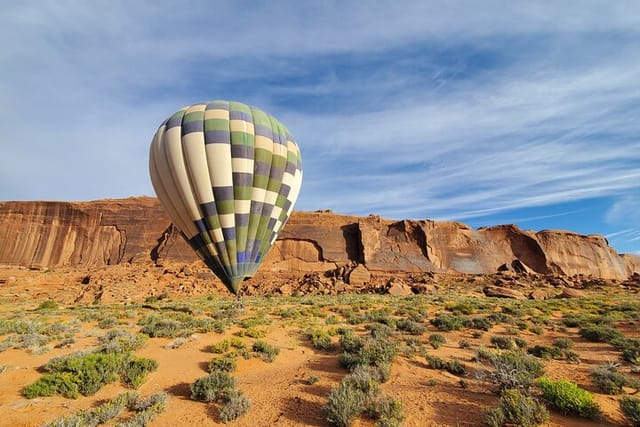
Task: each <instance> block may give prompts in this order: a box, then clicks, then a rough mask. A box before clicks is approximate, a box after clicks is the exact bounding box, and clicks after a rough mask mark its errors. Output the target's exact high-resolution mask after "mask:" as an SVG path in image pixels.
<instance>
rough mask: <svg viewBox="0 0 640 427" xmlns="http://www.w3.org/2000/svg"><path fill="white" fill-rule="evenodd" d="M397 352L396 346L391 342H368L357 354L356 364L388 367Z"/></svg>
mask: <svg viewBox="0 0 640 427" xmlns="http://www.w3.org/2000/svg"><path fill="white" fill-rule="evenodd" d="M397 352H398V346H397V344H396V343H395V342H393V341H388V340H376V339H374V340H369V341H367V342H366V343H365V345H364V347H362V348H361V349H360V350H359V351H358V353H357V357H358V362H359V363H358V364H360V365H365V366H381V365H390V364H391V362H393V359H394V358H395V357H396V354H397Z"/></svg>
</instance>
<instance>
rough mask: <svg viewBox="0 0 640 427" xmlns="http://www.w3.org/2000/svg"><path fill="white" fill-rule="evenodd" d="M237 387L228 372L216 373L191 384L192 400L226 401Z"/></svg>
mask: <svg viewBox="0 0 640 427" xmlns="http://www.w3.org/2000/svg"><path fill="white" fill-rule="evenodd" d="M234 387H235V380H234V378H233V377H232V376H231V374H230V373H229V372H227V371H214V372H212V373H210V374H209V375H207V376H205V377H202V378H198V379H197V380H196V381H195V382H194V383H193V384H191V399H193V400H199V401H202V402H219V401H226V400H228V398H229V397H230V396H231V393H232V391H233V390H234Z"/></svg>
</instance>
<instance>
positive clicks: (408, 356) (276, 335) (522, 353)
mask: <svg viewBox="0 0 640 427" xmlns="http://www.w3.org/2000/svg"><path fill="white" fill-rule="evenodd" d="M156 268H160V267H156ZM166 269H167V268H166V267H165V268H164V270H166ZM105 271H107V270H105V269H103V270H101V272H95V271H94V272H91V271H89V272H82V271H75V270H73V271H32V270H28V269H23V268H22V269H18V268H12V267H5V268H2V269H1V270H0V279H1V280H0V282H1V283H0V303H1V305H0V334H1V335H0V372H1V373H0V419H2V422H1V424H2V425H7V426H40V425H78V424H73V419H74V418H73V417H74V416H75V417H76V418H75V419H76V420H77V419H78V416H79V415H78V414H82V413H84V414H85V415H86V413H87V411H90V410H92V409H94V410H95V409H96V408H100V406H101V405H103V407H104V405H105V404H106V403H107V402H109V401H110V400H112V399H114V398H116V397H117V396H119V395H122V394H123V393H126V392H135V393H137V394H138V395H139V396H140V397H141V398H147V397H149V396H156V397H158V396H161V399H160V398H158V399H160V400H161V401H162V402H161V403H160V404H158V405H155V406H154V405H151V404H148V405H146V406H148V407H149V408H150V409H149V410H146V409H141V408H142V407H144V406H145V405H142V406H141V405H138V406H136V405H135V404H131V405H128V406H127V405H125V406H126V407H124V408H120V409H121V410H119V411H114V413H113V414H111V415H113V417H111V416H109V417H110V418H109V417H106V416H105V419H104V420H101V422H102V421H104V422H105V425H146V424H148V425H152V426H178V425H198V426H216V425H233V426H272V425H277V426H328V425H332V423H330V421H329V419H331V415H330V411H331V410H330V409H328V402H329V396H330V395H331V394H332V393H334V394H335V391H336V390H337V389H338V388H339V386H340V384H341V382H344V381H343V380H344V379H345V378H346V377H347V376H350V375H352V374H351V373H350V370H351V371H353V370H354V366H357V365H358V364H364V365H367V366H368V367H369V368H371V371H372V372H373V370H375V369H378V368H380V369H379V370H380V371H384V369H387V371H386V374H383V375H382V378H381V377H376V378H375V381H373V382H370V383H369V386H368V387H372V388H373V389H375V394H376V396H377V397H376V398H375V399H373V401H374V402H378V403H375V404H374V406H375V405H378V406H376V408H375V409H369V410H366V411H360V412H358V411H356V412H357V414H356V415H355V416H352V417H347V418H348V419H349V421H348V422H349V423H351V425H353V426H373V425H404V426H482V425H487V424H486V417H487V415H486V414H487V411H488V410H490V409H491V408H495V407H497V406H498V405H499V402H500V388H501V384H502V383H500V381H499V380H496V376H495V375H494V371H495V370H496V369H497V368H496V366H497V365H495V364H494V363H493V362H492V360H494V359H492V358H491V357H492V356H491V355H495V354H501V353H502V354H504V353H509V352H510V354H517V355H519V356H518V357H524V358H529V359H531V360H535V361H536V362H537V363H539V365H540V366H541V369H542V370H543V373H542V374H541V375H536V376H544V377H547V378H550V379H551V380H558V379H566V380H570V381H572V382H575V383H576V384H577V385H578V386H580V387H581V388H582V389H584V390H586V391H587V392H589V393H591V395H592V396H593V401H594V402H595V403H596V404H597V406H598V407H599V412H598V414H596V415H594V416H592V417H591V418H587V417H584V416H579V415H576V414H574V413H571V411H567V410H565V411H561V410H559V409H558V408H557V407H556V406H554V404H553V402H549V401H547V400H545V399H544V398H543V396H542V392H541V390H540V388H539V387H538V386H537V385H536V384H537V381H538V380H537V379H533V383H532V384H530V385H525V386H523V388H522V389H523V390H526V393H527V394H528V395H530V396H532V397H533V398H534V399H535V400H536V401H537V402H540V403H544V404H545V406H546V407H547V408H548V410H549V412H550V417H549V419H548V421H545V423H544V424H543V425H549V426H576V427H577V426H614V425H616V426H617V425H633V424H631V423H630V421H629V420H627V419H626V418H625V416H624V415H623V413H622V411H621V410H620V408H619V404H618V402H619V400H620V399H622V398H623V396H633V395H637V393H638V387H640V386H639V384H640V373H639V372H640V369H639V367H638V365H637V364H638V363H639V362H640V344H639V343H640V327H639V326H640V298H639V297H638V288H637V287H636V288H632V287H623V286H620V285H619V284H618V285H614V284H608V283H605V282H598V283H596V284H592V285H591V286H586V287H583V289H572V291H573V292H567V291H562V292H561V291H560V290H559V289H555V288H553V287H547V288H545V291H546V297H545V298H544V299H538V300H533V299H513V298H498V297H488V296H486V295H485V293H484V292H483V288H484V287H485V285H486V284H487V283H486V282H487V281H495V277H488V276H474V277H470V276H465V275H459V276H456V277H436V278H433V279H432V282H431V283H430V284H429V286H426V287H425V289H427V292H424V293H422V294H412V293H409V294H407V295H392V294H389V293H384V294H383V293H382V292H381V291H380V289H382V288H375V287H373V288H371V289H368V290H367V292H364V291H362V292H363V293H352V292H348V289H347V290H345V291H344V292H339V293H335V292H334V294H333V295H331V294H329V295H323V294H321V292H310V293H307V294H304V293H298V292H293V295H281V294H280V293H279V292H277V290H278V289H282V287H283V286H285V285H286V284H285V285H282V284H277V285H274V284H270V285H269V286H267V285H265V289H269V291H268V292H264V293H263V294H262V295H244V296H242V298H240V299H239V300H237V299H236V298H234V297H233V296H231V295H230V294H228V293H227V292H226V291H225V290H224V288H222V287H221V286H220V285H219V284H212V285H211V286H210V287H206V286H203V283H204V282H206V280H204V279H203V280H200V284H199V286H198V288H197V289H198V292H191V291H189V289H188V288H189V287H182V288H180V287H179V286H174V287H170V286H169V287H166V288H163V289H155V288H154V290H152V291H150V290H148V287H145V285H143V284H141V283H140V282H136V284H135V286H134V285H132V284H127V283H126V282H127V280H126V277H127V275H128V274H131V272H130V271H128V270H122V269H120V270H117V271H118V274H115V275H114V277H117V280H112V281H111V282H109V285H108V286H103V287H102V288H100V289H97V290H94V291H92V292H93V293H90V294H91V297H90V298H89V297H87V295H88V293H87V290H86V289H83V286H84V287H85V288H86V287H88V286H90V284H87V283H85V284H84V285H83V284H82V282H83V281H84V282H90V281H91V280H88V279H86V277H88V276H91V275H93V277H94V278H95V277H97V276H98V275H99V274H102V275H103V278H104V275H105V274H106V273H105ZM114 271H116V270H114ZM177 271H182V274H184V269H178V270H177ZM187 273H189V272H187ZM149 274H156V273H154V271H151V272H149ZM158 274H161V273H158ZM194 274H195V273H194ZM187 276H188V275H187ZM186 279H188V277H186ZM385 280H389V278H385ZM397 280H402V279H397ZM404 280H405V282H408V281H409V278H404ZM118 281H120V283H121V286H119V283H118ZM253 282H254V289H260V283H259V278H256V279H254V281H253ZM103 283H106V282H104V281H103ZM256 283H257V284H256ZM518 283H520V284H522V283H523V280H520V281H519V282H518ZM531 283H534V282H531ZM287 286H289V287H290V285H287ZM307 288H308V286H307ZM376 289H377V290H376ZM136 290H137V291H136ZM529 290H531V289H529ZM520 291H522V292H524V291H525V290H524V289H520ZM313 293H315V295H312V294H313ZM96 295H99V296H100V297H99V298H96ZM125 295H129V297H128V298H124V296H125ZM132 295H133V296H132ZM354 340H355V341H357V343H358V344H357V346H356V347H357V348H356V349H355V350H354V346H353V342H354ZM256 343H259V344H257V345H256ZM350 343H351V344H350ZM114 345H115V346H116V347H118V346H119V347H118V348H117V349H116V350H114V349H113V348H114ZM127 346H128V347H127ZM537 346H538V347H537ZM121 347H122V348H121ZM125 347H126V348H125ZM107 348H108V349H107ZM123 348H124V349H123ZM358 349H359V350H358ZM363 349H366V350H367V351H369V352H368V353H367V356H366V357H365V356H363V355H364V354H365V353H364V350H363ZM79 351H83V352H85V353H83V354H84V355H86V354H87V353H93V354H97V353H100V354H106V353H109V352H115V353H116V354H125V353H126V354H127V357H129V359H126V360H134V359H135V360H146V359H151V360H153V361H155V363H152V365H153V366H152V367H151V368H149V369H148V370H146V371H145V372H143V373H142V375H141V376H140V377H139V378H141V380H140V381H138V382H137V383H135V384H131V383H128V382H127V381H126V380H125V379H124V378H125V377H124V376H122V377H120V376H113V377H111V378H109V379H108V380H105V381H103V382H104V384H102V383H100V381H98V384H97V386H96V388H97V390H95V392H91V393H88V392H87V393H83V392H82V390H83V389H82V384H81V392H80V393H76V396H74V397H71V398H70V397H65V396H64V395H63V394H64V392H61V391H60V390H59V389H56V388H55V387H54V388H53V389H50V390H48V391H47V390H45V391H41V389H38V388H37V387H36V388H34V387H33V384H34V383H37V382H38V381H42V378H44V377H46V376H47V375H51V373H52V372H53V371H52V368H51V366H52V363H51V362H50V361H51V360H52V359H53V360H54V361H55V360H60V359H55V358H59V357H60V356H65V355H70V354H76V352H79ZM118 352H120V353H118ZM345 355H346V356H345ZM78 357H81V356H78ZM358 357H360V359H358V360H359V362H356V363H355V365H354V364H353V363H351V365H350V362H349V361H350V360H351V362H353V360H354V359H357V358H358ZM363 358H364V359H363ZM214 360H217V361H218V362H219V363H218V362H213V363H212V361H214ZM362 360H365V362H362ZM374 368H375V369H374ZM383 368H384V369H383ZM597 369H601V370H602V369H604V370H605V371H607V372H614V371H615V372H616V373H617V374H619V375H618V376H617V377H616V378H624V379H625V380H624V383H623V384H621V385H620V387H619V389H615V390H611V389H606V388H603V386H602V381H600V382H599V381H597V379H596V377H594V376H593V374H592V372H593V371H594V370H597ZM214 371H215V372H218V371H225V372H226V374H225V375H227V377H226V378H231V379H232V385H231V386H230V387H231V388H230V389H228V390H227V392H228V391H229V390H231V389H232V391H233V393H235V394H233V393H232V394H228V393H227V394H226V395H224V396H222V397H221V398H220V396H218V398H209V399H206V398H205V399H202V397H201V396H200V398H198V396H197V392H196V393H194V391H193V390H194V384H195V383H196V382H197V380H198V379H200V378H203V377H206V376H207V375H209V373H210V372H214ZM353 375H355V374H353ZM374 377H375V376H374ZM83 378H84V381H92V380H95V378H93V379H92V378H89V377H86V378H85V377H83ZM75 381H76V382H78V381H80V380H77V379H76V380H75ZM95 381H97V380H95ZM371 384H373V385H371ZM607 384H608V383H607ZM519 386H520V385H518V387H519ZM30 387H31V388H30ZM136 387H137V388H136ZM34 389H36V391H35V392H33V390H34ZM28 390H31V392H32V393H35V394H36V395H35V396H34V395H28V394H29V392H28ZM38 390H40V391H38ZM92 391H93V390H92ZM611 392H615V394H608V393H611ZM39 393H40V394H41V395H39ZM47 394H50V395H47ZM231 395H233V396H236V397H237V396H242V401H243V402H245V403H246V402H247V401H248V403H249V406H248V410H246V405H245V406H244V409H243V410H238V413H235V415H225V412H224V411H226V409H224V408H225V404H226V403H228V401H229V400H230V397H229V396H231ZM336 396H337V394H336ZM198 399H199V400H198ZM385 399H386V400H385ZM203 400H205V401H203ZM206 400H210V401H208V402H207V401H206ZM383 401H384V402H387V403H389V402H394V403H393V404H388V405H386V406H384V405H382V404H379V402H383ZM337 402H338V403H339V404H342V403H345V402H342V401H337ZM149 405H151V406H149ZM240 407H242V405H240ZM334 409H335V406H334ZM339 409H343V408H339ZM82 411H84V412H82ZM145 411H146V412H145ZM104 412H106V411H102V413H104ZM231 413H232V414H234V412H233V411H231ZM94 415H95V413H94ZM236 416H237V417H236ZM107 418H108V419H107ZM229 418H231V419H229ZM333 420H334V421H333V424H338V425H340V422H336V421H335V417H334V418H333ZM85 425H86V424H85Z"/></svg>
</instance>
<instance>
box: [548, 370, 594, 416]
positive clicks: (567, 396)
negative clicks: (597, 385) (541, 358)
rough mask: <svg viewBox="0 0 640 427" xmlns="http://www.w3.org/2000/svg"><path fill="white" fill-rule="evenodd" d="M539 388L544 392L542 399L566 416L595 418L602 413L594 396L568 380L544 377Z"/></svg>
mask: <svg viewBox="0 0 640 427" xmlns="http://www.w3.org/2000/svg"><path fill="white" fill-rule="evenodd" d="M538 386H539V387H540V389H541V390H542V397H543V398H544V399H545V400H546V401H547V402H549V403H550V404H551V405H553V406H555V407H556V408H557V409H559V410H560V411H562V412H563V413H564V414H565V415H568V414H573V415H579V416H581V417H586V418H595V417H596V416H597V415H598V414H599V413H600V407H599V406H598V404H597V403H596V402H594V401H593V395H592V394H591V393H589V392H588V391H586V390H584V389H581V388H580V387H578V385H577V384H576V383H573V382H571V381H566V380H556V381H553V380H551V379H549V378H546V377H543V378H540V379H539V380H538Z"/></svg>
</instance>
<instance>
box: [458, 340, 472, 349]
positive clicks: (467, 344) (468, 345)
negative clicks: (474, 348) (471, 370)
mask: <svg viewBox="0 0 640 427" xmlns="http://www.w3.org/2000/svg"><path fill="white" fill-rule="evenodd" d="M458 347H460V348H471V343H470V342H469V341H467V340H464V339H463V340H460V341H458Z"/></svg>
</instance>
